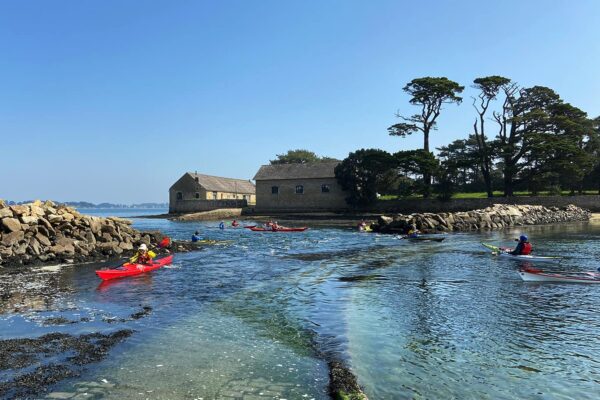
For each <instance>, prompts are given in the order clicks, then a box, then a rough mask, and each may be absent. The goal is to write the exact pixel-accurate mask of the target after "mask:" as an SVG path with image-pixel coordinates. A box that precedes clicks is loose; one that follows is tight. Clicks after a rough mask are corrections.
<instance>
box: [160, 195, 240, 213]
mask: <svg viewBox="0 0 600 400" xmlns="http://www.w3.org/2000/svg"><path fill="white" fill-rule="evenodd" d="M245 207H248V202H247V201H245V200H196V199H194V200H178V201H176V202H175V203H170V204H169V213H170V214H183V213H194V212H202V211H211V210H218V209H221V208H245Z"/></svg>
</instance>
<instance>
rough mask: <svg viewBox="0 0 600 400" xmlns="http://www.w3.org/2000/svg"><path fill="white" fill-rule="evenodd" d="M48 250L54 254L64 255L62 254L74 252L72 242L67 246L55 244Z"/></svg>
mask: <svg viewBox="0 0 600 400" xmlns="http://www.w3.org/2000/svg"><path fill="white" fill-rule="evenodd" d="M49 250H50V252H52V253H54V254H59V255H64V254H75V247H73V245H72V244H70V245H67V246H62V245H60V244H55V245H54V246H52V247H50V249H49Z"/></svg>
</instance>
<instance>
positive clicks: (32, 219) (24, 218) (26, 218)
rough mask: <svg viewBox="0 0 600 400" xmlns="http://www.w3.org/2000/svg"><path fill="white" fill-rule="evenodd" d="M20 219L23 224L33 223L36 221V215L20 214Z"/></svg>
mask: <svg viewBox="0 0 600 400" xmlns="http://www.w3.org/2000/svg"><path fill="white" fill-rule="evenodd" d="M21 221H22V222H23V223H24V224H29V225H33V224H37V223H38V217H37V216H33V215H21Z"/></svg>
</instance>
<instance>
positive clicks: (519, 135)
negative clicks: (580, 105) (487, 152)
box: [493, 82, 560, 196]
mask: <svg viewBox="0 0 600 400" xmlns="http://www.w3.org/2000/svg"><path fill="white" fill-rule="evenodd" d="M501 90H502V92H503V93H504V103H503V105H502V111H500V112H496V111H494V113H493V116H494V119H495V120H496V122H497V123H498V126H499V131H498V135H497V136H496V143H497V146H498V155H499V157H500V158H501V159H502V165H503V171H502V172H503V175H504V196H513V194H514V185H515V181H516V179H517V178H518V174H519V171H520V170H521V169H523V168H524V165H523V158H524V157H525V156H526V154H527V152H528V151H530V150H531V145H532V143H533V142H534V141H533V140H532V139H534V134H535V133H536V132H538V130H539V129H540V127H541V126H543V124H544V121H545V118H546V116H547V112H548V109H549V107H551V106H552V105H554V104H557V103H559V102H560V97H559V96H558V94H556V93H555V92H554V91H553V90H552V89H550V88H547V87H543V86H534V87H532V88H527V89H519V88H518V86H517V85H516V84H515V83H512V82H511V83H508V84H506V85H503V86H502V88H501Z"/></svg>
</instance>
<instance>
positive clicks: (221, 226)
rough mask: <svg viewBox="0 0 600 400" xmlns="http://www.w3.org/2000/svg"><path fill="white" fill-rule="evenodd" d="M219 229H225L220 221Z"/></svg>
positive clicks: (223, 223)
mask: <svg viewBox="0 0 600 400" xmlns="http://www.w3.org/2000/svg"><path fill="white" fill-rule="evenodd" d="M219 229H225V222H223V221H221V222H220V223H219Z"/></svg>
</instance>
